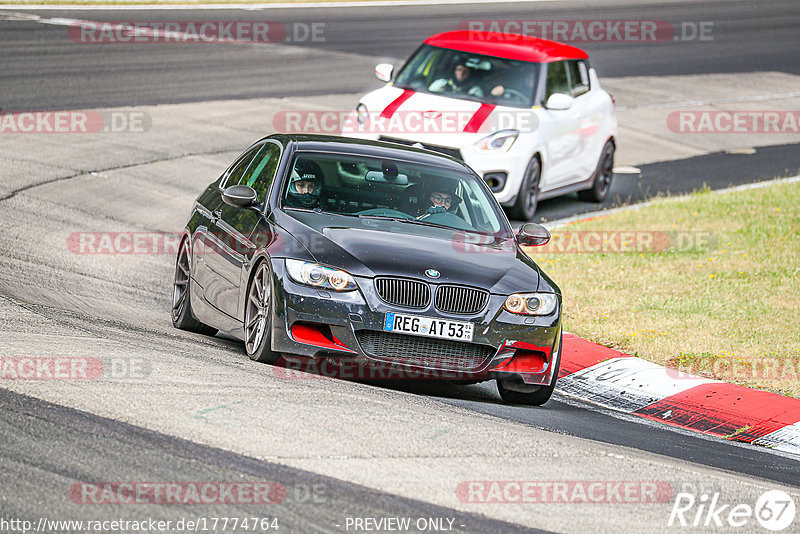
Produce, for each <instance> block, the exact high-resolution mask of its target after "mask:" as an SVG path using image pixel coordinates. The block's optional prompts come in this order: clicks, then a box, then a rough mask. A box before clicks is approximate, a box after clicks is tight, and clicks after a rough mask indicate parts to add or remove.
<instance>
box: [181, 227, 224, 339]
mask: <svg viewBox="0 0 800 534" xmlns="http://www.w3.org/2000/svg"><path fill="white" fill-rule="evenodd" d="M189 258H191V253H190V250H189V240H188V239H185V240H184V241H183V243H181V248H180V249H178V257H177V258H176V259H175V283H174V284H173V290H172V326H174V327H175V328H179V329H181V330H188V331H189V332H196V333H198V334H203V335H206V336H213V335H214V334H216V333H217V329H216V328H212V327H210V326H208V325H207V324H203V323H201V322H200V321H198V320H197V318H196V317H195V316H194V314H193V313H192V302H191V298H190V297H189V291H190V288H191V283H190V282H191V275H190V273H191V267H190V263H189Z"/></svg>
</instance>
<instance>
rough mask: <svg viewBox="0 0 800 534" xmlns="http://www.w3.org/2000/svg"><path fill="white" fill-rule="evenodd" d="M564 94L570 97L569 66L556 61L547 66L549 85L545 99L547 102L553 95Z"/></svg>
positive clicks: (546, 87) (546, 88)
mask: <svg viewBox="0 0 800 534" xmlns="http://www.w3.org/2000/svg"><path fill="white" fill-rule="evenodd" d="M556 93H563V94H565V95H569V94H570V93H569V79H568V78H567V66H566V63H565V62H564V61H555V62H553V63H548V64H547V84H546V85H545V95H544V99H545V101H547V99H548V98H550V96H551V95H554V94H556Z"/></svg>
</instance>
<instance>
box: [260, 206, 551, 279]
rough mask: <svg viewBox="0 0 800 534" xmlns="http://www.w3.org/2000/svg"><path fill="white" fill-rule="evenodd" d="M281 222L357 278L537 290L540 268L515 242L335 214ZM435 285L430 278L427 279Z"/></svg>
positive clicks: (321, 258) (297, 214)
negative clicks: (435, 276)
mask: <svg viewBox="0 0 800 534" xmlns="http://www.w3.org/2000/svg"><path fill="white" fill-rule="evenodd" d="M275 220H276V222H277V223H278V224H280V225H281V226H283V227H284V228H286V230H288V231H289V232H290V233H292V234H293V235H294V236H295V237H297V238H298V239H299V240H300V241H301V242H302V243H303V244H304V245H306V247H307V248H308V250H309V251H310V252H311V254H312V255H313V256H314V258H315V259H316V261H318V262H320V263H324V264H326V265H330V266H332V267H338V268H341V269H344V270H345V271H347V272H349V273H350V274H352V275H354V276H362V277H369V278H372V277H375V276H401V277H409V278H417V279H426V275H425V271H427V270H429V269H434V270H436V271H439V273H440V277H439V278H438V279H436V280H435V281H436V282H437V283H453V284H465V285H471V286H477V287H481V288H484V289H488V290H490V291H491V292H492V293H497V294H508V293H513V292H515V291H536V290H537V289H538V288H539V284H540V280H541V276H540V273H539V269H538V268H537V266H536V264H535V263H534V262H533V260H531V259H530V258H529V257H528V256H527V255H525V254H524V253H523V252H522V251H521V250H520V249H519V247H517V244H516V242H515V241H514V239H512V238H505V239H495V238H492V237H488V236H483V235H479V234H469V233H465V232H460V231H453V230H448V229H444V228H434V227H428V226H417V225H412V224H408V223H402V222H396V221H389V220H375V219H358V218H353V217H343V216H338V215H333V214H325V213H313V212H301V211H294V210H292V211H287V212H283V211H276V212H275ZM427 279H428V280H430V281H433V280H431V279H430V278H427Z"/></svg>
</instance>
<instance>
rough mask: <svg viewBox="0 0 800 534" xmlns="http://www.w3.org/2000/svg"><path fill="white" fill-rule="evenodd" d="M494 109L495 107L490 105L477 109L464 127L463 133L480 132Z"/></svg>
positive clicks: (483, 105)
mask: <svg viewBox="0 0 800 534" xmlns="http://www.w3.org/2000/svg"><path fill="white" fill-rule="evenodd" d="M494 108H495V106H493V105H491V104H481V107H479V108H478V111H476V112H475V115H473V116H472V118H471V119H470V120H469V122H468V123H467V125H466V126H464V131H465V132H467V133H475V132H477V131H478V130H480V128H481V126H482V125H483V123H484V122H485V121H486V119H488V118H489V115H491V114H492V111H494Z"/></svg>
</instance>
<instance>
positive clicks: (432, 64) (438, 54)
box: [394, 45, 539, 108]
mask: <svg viewBox="0 0 800 534" xmlns="http://www.w3.org/2000/svg"><path fill="white" fill-rule="evenodd" d="M538 76H539V64H538V63H529V62H527V61H516V60H512V59H503V58H499V57H491V56H484V55H481V54H471V53H469V52H460V51H458V50H450V49H447V48H438V47H435V46H430V45H422V47H420V48H419V49H418V50H417V51H416V53H414V55H413V56H411V58H410V59H409V60H408V62H407V63H406V64H405V66H404V67H403V70H401V71H400V73H399V74H398V75H397V79H396V80H395V82H394V86H395V87H399V88H401V89H411V90H414V91H418V92H422V93H431V94H441V95H444V96H448V97H452V98H461V99H465V100H474V101H476V102H482V103H486V104H494V105H500V106H510V107H518V108H529V107H531V106H533V97H534V93H535V88H536V82H537V79H538Z"/></svg>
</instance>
